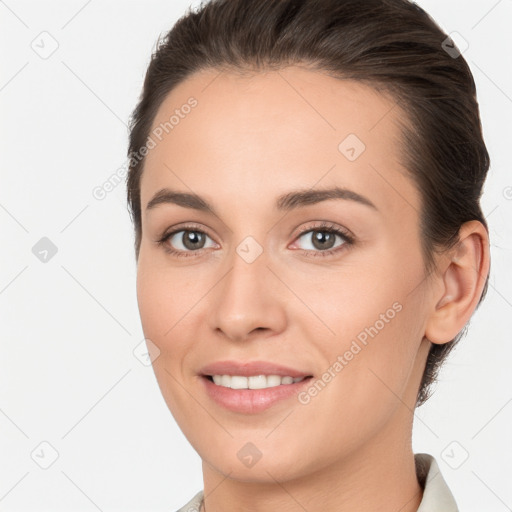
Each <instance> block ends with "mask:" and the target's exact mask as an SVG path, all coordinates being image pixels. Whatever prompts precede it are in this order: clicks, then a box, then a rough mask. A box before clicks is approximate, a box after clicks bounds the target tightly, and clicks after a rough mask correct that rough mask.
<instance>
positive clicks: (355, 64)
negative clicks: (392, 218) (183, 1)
mask: <svg viewBox="0 0 512 512" xmlns="http://www.w3.org/2000/svg"><path fill="white" fill-rule="evenodd" d="M447 37H448V36H447V35H446V34H445V33H444V32H443V31H442V30H441V29H440V27H439V26H438V25H437V24H436V23H435V22H434V20H433V19H432V18H431V17H430V16H429V15H428V14H427V13H426V12H425V11H424V10H423V9H421V8H420V7H419V6H418V5H416V4H415V3H412V2H410V1H408V0H365V1H364V2H361V1H360V0H250V1H247V0H211V1H208V2H206V3H204V2H203V3H202V4H201V5H200V7H198V8H197V10H196V11H194V10H193V9H192V8H189V10H188V11H187V13H186V14H184V15H183V16H182V17H181V18H180V19H179V20H178V21H177V22H176V24H175V25H174V27H173V28H172V29H171V30H170V31H169V32H168V33H167V34H166V35H165V37H164V38H163V39H159V41H158V44H157V48H156V50H155V52H154V53H153V55H152V58H151V62H150V64H149V67H148V70H147V73H146V77H145V80H144V86H143V91H142V94H141V97H140V99H139V102H138V104H137V107H136V108H135V110H134V112H133V114H132V118H131V123H130V140H129V148H128V157H129V174H128V176H127V192H128V204H129V208H130V215H131V218H132V221H133V223H134V227H135V253H136V258H137V259H138V255H139V249H140V242H141V236H142V226H141V204H140V177H141V174H142V172H143V166H144V158H143V157H141V156H140V153H139V152H140V150H141V148H143V147H145V145H146V143H147V140H148V137H149V132H150V129H151V125H152V122H153V120H154V118H155V115H156V112H157V110H158V108H159V107H160V105H161V104H162V102H163V100H164V99H165V97H166V96H167V95H168V94H169V92H170V91H172V90H173V88H174V87H176V86H177V85H178V84H179V83H180V82H183V81H184V80H185V79H186V78H187V77H189V76H190V75H191V74H192V73H194V72H196V71H199V70H202V69H208V68H210V69H218V70H227V71H231V72H239V73H244V72H258V71H260V70H268V69H279V68H283V67H285V66H288V65H292V64H298V65H301V64H307V65H309V66H312V67H313V68H314V69H317V70H319V71H324V72H327V73H329V74H331V75H332V76H335V77H338V78H340V79H354V80H358V81H361V82H364V83H366V84H368V85H370V86H372V87H374V88H375V89H377V90H379V91H381V92H387V93H389V94H390V95H391V97H392V98H393V99H394V101H395V102H396V103H397V104H399V105H400V108H401V109H402V111H403V113H404V114H405V118H406V123H408V124H407V125H405V124H404V125H403V130H402V138H401V155H400V156H401V158H403V159H404V167H405V168H406V169H407V170H408V171H409V173H410V176H411V178H412V179H413V180H414V182H415V184H416V186H417V188H418V190H419V191H420V193H421V198H422V202H421V203H422V204H421V212H420V223H421V230H422V235H423V238H422V243H423V253H424V259H425V269H426V272H427V273H428V274H429V273H430V272H432V271H433V269H434V253H435V252H439V251H442V250H445V249H448V248H451V247H453V246H454V245H455V244H456V243H457V241H458V232H459V229H460V227H461V225H462V224H463V223H464V222H466V221H469V220H474V219H476V220H478V221H480V222H481V223H482V224H483V225H484V226H485V227H486V229H488V228H487V223H486V221H485V218H484V215H483V213H482V211H481V208H480V204H479V201H480V196H481V194H482V187H483V183H484V181H485V177H486V174H487V170H488V168H489V164H490V159H489V154H488V152H487V149H486V147H485V143H484V141H483V136H482V127H481V122H480V115H479V109H478V102H477V99H476V89H475V83H474V80H473V76H472V74H471V71H470V69H469V66H468V64H467V62H466V61H465V60H464V58H463V57H462V55H460V53H459V52H458V50H457V47H456V46H455V45H453V42H452V41H451V40H449V39H447ZM447 43H448V44H447ZM143 154H144V153H143ZM488 279H489V276H488V275H487V276H486V282H485V286H484V289H483V292H482V295H481V297H480V301H479V303H478V305H479V304H480V302H481V301H482V299H483V297H484V296H485V294H486V291H487V285H488ZM466 330H467V325H466V327H465V328H464V329H463V330H462V331H461V332H460V333H459V334H458V335H457V336H456V337H455V339H453V340H452V341H451V342H449V343H445V344H432V345H431V348H430V352H429V355H428V359H427V363H426V367H425V370H424V374H423V378H422V382H421V385H420V388H419V392H418V397H417V403H416V405H417V406H419V405H421V404H423V403H424V402H425V401H426V400H427V399H428V398H429V397H430V396H431V385H432V384H433V383H434V382H435V380H436V379H437V375H438V372H439V368H440V366H441V364H442V363H443V361H444V360H445V358H446V357H447V355H448V353H449V352H450V351H451V350H452V348H453V347H454V346H455V344H456V343H457V342H458V341H459V339H460V338H461V337H462V336H463V335H464V334H465V332H466Z"/></svg>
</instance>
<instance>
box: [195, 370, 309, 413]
mask: <svg viewBox="0 0 512 512" xmlns="http://www.w3.org/2000/svg"><path fill="white" fill-rule="evenodd" d="M198 374H199V377H200V378H201V382H202V383H203V390H204V392H205V393H206V396H208V397H209V398H210V399H211V400H212V401H213V402H215V403H216V404H217V405H218V406H220V407H222V408H223V409H226V410H229V411H231V412H235V413H238V414H250V415H253V414H257V413H263V412H264V411H266V410H268V409H271V408H273V407H274V406H277V404H282V406H283V407H285V406H286V407H288V406H294V405H295V406H296V400H297V397H298V395H299V393H300V392H301V391H303V390H304V388H305V387H306V386H308V385H309V381H311V380H312V379H313V374H311V373H309V372H305V371H301V370H299V369H296V368H293V367H290V366H282V365H278V364H275V363H272V362H269V361H250V362H240V361H217V362H215V363H212V364H209V365H207V366H205V367H203V368H202V369H201V370H200V371H199V372H198Z"/></svg>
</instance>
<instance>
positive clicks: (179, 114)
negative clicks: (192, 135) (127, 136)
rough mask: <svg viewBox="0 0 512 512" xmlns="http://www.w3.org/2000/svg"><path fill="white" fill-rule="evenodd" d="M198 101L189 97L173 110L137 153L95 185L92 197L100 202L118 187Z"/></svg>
mask: <svg viewBox="0 0 512 512" xmlns="http://www.w3.org/2000/svg"><path fill="white" fill-rule="evenodd" d="M197 105H198V101H197V100H196V99H195V98H194V97H193V96H191V97H190V98H189V99H188V100H187V103H184V104H183V105H181V107H180V108H177V109H175V110H174V114H173V115H172V116H170V117H169V119H168V120H167V121H165V122H163V123H160V124H159V125H158V126H156V127H155V128H153V129H152V130H151V134H150V135H149V136H148V138H147V140H146V144H144V146H142V147H141V148H139V150H138V151H136V152H135V153H132V154H131V155H130V158H129V159H128V161H127V162H126V163H125V164H124V165H122V166H121V167H119V168H118V169H117V170H116V171H115V172H114V173H112V174H111V175H110V176H109V177H108V179H106V180H105V181H104V182H103V183H102V184H101V185H97V186H96V187H94V188H93V189H92V196H93V197H94V199H97V200H98V201H102V200H103V199H105V197H107V195H108V194H109V193H110V192H112V191H113V190H114V189H115V188H116V187H117V185H119V184H120V183H121V182H122V181H123V180H124V179H125V178H126V175H127V174H128V172H129V170H130V169H131V168H132V167H135V166H136V165H137V164H138V163H139V162H140V161H141V160H143V159H144V157H145V156H146V155H147V154H148V153H149V152H150V151H151V150H152V149H154V148H155V147H156V146H157V145H158V142H161V140H162V139H163V137H164V134H168V133H170V132H171V131H172V130H173V129H174V128H175V127H176V126H178V124H179V123H180V122H181V120H182V119H185V117H186V116H187V115H188V114H190V112H191V111H192V109H193V108H195V107H197Z"/></svg>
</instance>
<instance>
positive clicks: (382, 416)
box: [137, 66, 489, 512]
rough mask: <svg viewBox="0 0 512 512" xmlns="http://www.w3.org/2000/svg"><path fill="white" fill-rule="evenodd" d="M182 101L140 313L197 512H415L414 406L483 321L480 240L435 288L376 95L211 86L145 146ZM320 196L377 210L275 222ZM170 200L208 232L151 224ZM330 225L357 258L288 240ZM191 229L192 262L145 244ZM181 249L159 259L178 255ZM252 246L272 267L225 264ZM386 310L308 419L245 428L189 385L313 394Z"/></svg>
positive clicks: (162, 159) (255, 80) (174, 101)
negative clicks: (250, 448) (249, 454)
mask: <svg viewBox="0 0 512 512" xmlns="http://www.w3.org/2000/svg"><path fill="white" fill-rule="evenodd" d="M190 96H194V98H196V99H197V101H198V105H197V106H196V107H195V108H194V109H193V110H192V111H191V112H190V114H188V115H187V116H184V119H180V122H179V124H178V125H176V126H175V127H174V129H173V130H172V131H170V132H169V134H168V135H166V136H164V137H163V138H162V140H161V141H159V142H158V144H157V145H156V147H154V148H153V149H151V151H150V152H149V153H148V155H147V157H146V162H145V168H144V173H143V176H142V179H141V204H142V241H141V247H140V253H139V259H138V272H137V298H138V304H139V310H140V315H141V321H142V326H143V330H144V335H145V337H146V338H149V339H150V340H151V341H152V343H153V344H154V346H153V348H152V350H153V353H154V357H156V359H155V360H154V361H153V368H154V371H155V375H156V377H157V380H158V383H159V386H160V389H161V391H162V394H163V397H164V399H165V401H166V403H167V405H168V407H169V409H170V411H171V413H172V414H173V416H174V418H175V419H176V421H177V423H178V425H179V426H180V428H181V429H182V431H183V433H184V434H185V436H186V437H187V439H188V440H189V442H190V443H191V445H192V446H193V447H194V449H195V450H196V451H197V452H198V453H199V455H200V456H201V458H202V461H203V465H202V467H203V479H204V491H205V496H206V500H205V501H206V503H205V504H206V510H207V511H208V512H220V511H224V512H226V511H228V512H229V511H234V510H237V511H240V510H244V511H249V510H250V511H253V512H254V511H268V510H281V511H286V512H288V511H290V512H291V511H303V510H307V511H308V512H316V511H320V510H321V511H323V512H325V511H335V510H336V511H338V512H339V511H354V510H358V511H359V512H366V511H368V512H369V511H372V512H375V511H390V512H391V511H393V512H396V511H398V510H400V511H401V512H409V511H411V512H412V511H416V510H417V508H418V506H419V503H420V501H421V498H422V488H421V486H420V485H419V484H418V481H417V479H416V473H415V466H414V458H413V452H412V446H411V436H412V422H413V412H414V406H415V401H416V396H417V392H418V388H419V385H420V380H421V376H422V373H423V369H424V367H425V361H426V357H427V353H428V349H429V347H430V342H431V341H432V342H435V343H446V342H448V341H450V340H451V339H453V337H454V336H455V335H456V334H457V333H458V332H459V331H460V330H461V329H462V328H463V327H464V325H465V324H466V322H467V321H468V320H469V318H470V316H471V314H472V312H473V311H474V309H475V307H476V305H477V302H478V298H479V297H480V294H481V291H482V287H483V284H484V277H485V276H486V275H487V272H488V259H489V255H488V239H487V233H486V230H485V228H484V227H483V226H482V225H481V224H480V223H479V222H476V221H472V222H470V223H467V224H465V225H464V226H463V227H462V229H461V232H460V233H461V242H460V245H459V246H458V247H457V248H455V249H454V250H452V251H449V252H447V253H445V254H443V255H441V256H438V257H437V260H436V261H437V268H436V272H434V273H433V274H432V275H430V276H429V277H427V276H426V274H425V267H424V261H423V258H422V253H421V245H420V240H421V233H420V229H419V211H420V194H419V192H418V191H417V190H416V188H415V186H414V184H413V182H412V180H411V179H410V178H409V177H408V175H407V172H406V170H405V169H404V168H403V167H402V166H401V165H400V163H399V161H400V158H399V150H398V145H397V144H398V140H399V135H400V131H399V127H398V124H397V120H398V119H399V118H400V116H402V118H403V116H404V114H403V113H402V112H401V111H399V109H398V107H396V108H392V107H393V106H394V105H395V104H394V102H393V100H392V99H391V98H388V97H385V96H383V95H381V94H380V93H378V92H376V91H375V90H373V89H372V88H370V87H368V86H365V85H363V84H361V83H358V82H354V81H341V80H337V79H335V78H333V77H329V76H327V75H326V74H323V73H320V72H318V71H313V70H310V69H307V68H306V67H302V66H291V67H288V68H285V69H281V70H279V71H271V72H259V73H257V74H254V75H253V76H245V77H242V76H239V75H237V74H234V73H232V72H231V73H230V72H227V71H224V72H222V73H220V71H219V70H213V69H209V70H203V71H201V72H199V73H197V74H195V75H193V76H191V77H189V78H188V79H187V80H186V81H185V82H182V83H181V84H180V85H179V86H178V87H177V88H176V89H174V90H173V91H171V93H170V94H169V95H168V96H167V97H166V99H165V101H164V103H163V104H162V105H161V107H160V109H159V110H158V112H157V115H156V117H155V120H154V123H153V127H157V126H158V125H159V124H160V123H163V122H165V121H167V120H168V119H169V117H170V116H171V115H172V114H173V113H174V111H175V109H176V108H178V109H179V108H180V107H181V106H182V105H183V104H185V103H186V102H187V100H188V98H189V97H190ZM351 133H352V134H356V135H357V137H358V138H359V139H360V140H361V141H363V142H364V144H365V146H366V149H365V151H364V152H362V153H361V154H360V155H359V157H358V158H357V159H356V160H354V161H349V160H348V159H347V158H346V157H345V156H344V154H342V153H341V152H340V151H339V149H338V145H339V144H340V142H341V141H343V140H344V139H345V137H347V135H348V134H351ZM331 186H339V187H345V188H348V189H350V190H352V191H354V192H357V193H358V194H360V195H362V196H364V197H366V198H368V199H369V200H370V201H371V202H372V203H373V204H374V205H375V206H376V209H373V208H370V207H368V206H366V205H364V204H360V203H358V202H356V201H352V200H347V199H331V200H327V201H323V202H320V203H318V204H312V205H308V206H304V207H301V208H297V209H296V210H292V211H289V212H287V213H286V214H284V213H283V212H281V211H278V210H277V209H276V208H275V206H274V204H275V202H276V199H277V197H278V196H280V195H281V194H285V193H288V192H291V191H294V190H297V189H315V190H317V189H322V188H328V187H331ZM164 187H168V188H172V189H174V190H177V191H181V192H194V193H196V194H199V195H200V196H201V197H203V198H204V199H205V200H206V201H208V203H210V204H211V205H212V206H214V208H215V210H216V212H217V215H212V214H210V213H207V212H202V211H197V210H194V209H190V208H185V207H183V206H179V205H176V204H161V205H159V206H157V207H155V208H152V209H150V210H146V205H147V203H148V202H149V201H150V199H151V198H152V197H153V195H154V194H155V193H156V192H157V191H158V190H160V189H162V188H164ZM321 221H329V222H330V223H332V224H334V225H335V226H339V227H341V228H345V229H346V230H349V231H350V233H352V234H353V236H354V243H353V244H347V243H345V245H343V242H344V240H343V239H342V238H340V237H336V242H335V244H334V245H335V246H336V247H342V250H340V251H338V252H337V253H334V254H331V255H330V256H325V257H321V256H322V255H321V254H318V257H314V255H312V253H315V254H317V253H320V252H321V251H322V249H321V248H320V249H318V248H315V246H314V245H313V242H312V236H311V235H312V233H311V231H310V232H309V233H306V234H302V235H299V230H300V229H301V228H306V227H307V228H310V229H314V228H315V227H317V226H318V225H319V224H320V222H321ZM183 223H194V225H195V229H197V228H198V227H199V228H200V229H201V230H202V231H204V232H205V233H206V234H207V238H206V241H205V245H204V247H205V248H204V249H202V250H200V251H196V253H193V250H191V249H188V254H189V257H177V256H174V255H172V254H169V253H167V252H166V251H165V249H164V247H165V245H159V244H158V243H157V242H156V241H157V240H158V239H159V237H161V236H162V235H163V234H164V232H166V231H169V228H171V227H173V226H176V227H177V228H176V229H178V228H180V227H181V226H183ZM181 229H185V228H184V227H182V228H181ZM191 231H194V228H191ZM319 231H320V232H322V233H324V231H322V229H321V228H320V229H319ZM182 234H183V233H180V234H179V235H178V236H175V237H174V238H173V241H174V242H171V241H170V240H168V241H167V242H166V246H167V247H171V246H172V244H173V243H174V248H175V249H177V250H180V249H181V250H183V251H186V250H187V248H186V247H185V246H183V245H182V244H181V242H182V237H181V235H182ZM247 236H252V237H253V238H254V239H255V240H256V242H257V243H258V244H259V246H260V247H261V248H262V249H263V252H262V254H261V255H260V256H259V257H257V258H256V259H255V261H254V262H252V263H247V262H246V261H245V260H244V259H243V258H241V257H240V256H239V255H238V254H237V252H236V249H237V247H238V246H239V244H240V243H241V242H242V241H243V240H244V239H245V238H246V237H247ZM336 247H335V248H336ZM190 253H193V254H191V255H190ZM394 303H399V304H400V305H401V306H402V308H401V310H400V311H399V312H397V313H396V315H394V318H393V319H392V320H389V321H388V322H387V323H385V326H384V327H383V328H382V329H380V330H379V332H378V334H377V335H375V336H374V337H373V338H369V341H368V344H367V345H366V346H363V348H362V350H361V351H360V352H359V353H358V354H357V355H355V356H354V357H353V359H352V360H350V361H349V362H348V364H347V365H346V366H344V368H343V369H342V371H339V372H338V373H337V374H336V376H335V377H334V378H333V379H332V380H331V381H330V382H329V383H328V384H327V385H326V386H325V387H324V388H323V389H322V390H321V392H319V393H318V394H317V395H316V396H315V397H313V398H312V399H311V401H310V402H309V403H307V404H301V403H300V402H299V401H298V400H297V399H296V398H295V397H293V398H291V399H287V400H285V401H281V402H280V403H278V404H276V405H274V406H272V407H271V408H270V409H267V410H266V411H264V412H262V413H258V414H241V413H236V412H232V411H229V410H226V409H224V408H222V407H221V406H219V405H217V404H216V403H215V402H213V401H212V400H211V399H210V398H209V397H208V396H207V395H206V394H205V392H204V390H203V385H202V384H203V383H202V382H201V378H200V377H199V376H198V372H199V369H200V368H201V367H202V366H204V365H206V364H207V363H211V362H214V361H218V360H226V359H234V360H240V361H252V360H265V361H273V362H277V363H280V364H284V365H287V366H291V367H293V368H297V369H300V370H303V371H305V372H307V373H308V374H312V375H314V376H315V377H316V378H321V376H322V374H323V373H324V372H325V371H326V370H327V369H328V368H329V367H332V365H333V363H334V362H335V361H336V360H337V357H338V356H339V355H343V354H344V353H345V352H346V351H347V350H348V349H349V348H350V346H351V343H352V341H353V340H354V339H356V337H357V335H358V334H359V333H361V331H364V329H365V328H367V327H369V326H372V325H374V324H375V323H376V321H377V320H379V318H381V316H380V315H381V314H383V313H385V312H386V311H387V310H389V309H390V308H392V305H393V304H394ZM429 340H430V341H429ZM248 442H251V443H253V444H254V445H255V446H256V447H257V448H258V450H259V451H260V452H261V453H262V457H261V459H260V460H259V461H258V462H257V463H256V464H255V465H253V466H252V467H246V466H245V465H244V464H242V462H241V461H240V460H239V458H238V457H237V452H238V451H239V450H240V449H241V448H242V447H243V446H244V445H245V444H246V443H248Z"/></svg>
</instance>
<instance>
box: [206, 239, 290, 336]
mask: <svg viewBox="0 0 512 512" xmlns="http://www.w3.org/2000/svg"><path fill="white" fill-rule="evenodd" d="M269 263H270V262H269V254H268V253H267V251H265V250H264V248H263V245H262V244H260V243H259V242H258V241H257V240H256V239H255V238H254V237H252V236H248V237H246V238H244V239H243V240H242V241H241V242H240V243H239V244H238V245H237V246H236V247H234V248H233V253H232V254H231V255H230V258H229V271H228V272H227V274H226V275H225V276H224V278H223V279H222V282H221V283H219V286H218V287H216V288H217V290H216V293H215V295H214V297H213V303H212V308H213V313H212V315H211V321H212V322H213V324H212V328H213V329H220V330H221V331H223V332H224V334H225V335H226V336H227V337H229V338H231V339H234V340H242V339H245V338H247V336H249V334H250V333H251V332H252V331H253V330H255V329H257V328H266V329H270V330H275V331H279V330H280V329H282V328H283V323H284V318H285V315H284V309H283V304H281V303H280V299H279V297H278V294H276V286H277V285H278V283H277V282H276V281H277V280H276V278H275V276H273V274H272V272H271V271H270V270H269V268H268V267H267V265H268V264H269Z"/></svg>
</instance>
